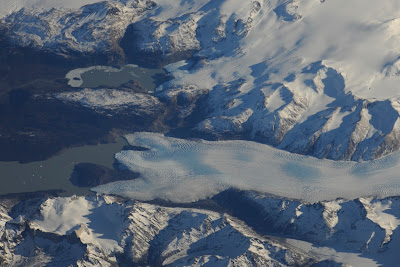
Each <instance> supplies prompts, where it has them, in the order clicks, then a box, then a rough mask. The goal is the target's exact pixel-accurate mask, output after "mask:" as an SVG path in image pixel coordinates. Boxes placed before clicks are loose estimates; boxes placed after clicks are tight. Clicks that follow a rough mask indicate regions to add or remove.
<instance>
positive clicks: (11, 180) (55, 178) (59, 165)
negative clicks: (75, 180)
mask: <svg viewBox="0 0 400 267" xmlns="http://www.w3.org/2000/svg"><path fill="white" fill-rule="evenodd" d="M125 145H127V142H126V140H125V139H123V138H122V137H119V138H118V140H117V142H116V143H109V144H98V145H85V146H79V147H72V148H68V149H65V150H64V151H62V152H60V153H59V154H58V155H56V156H53V157H51V158H50V159H48V160H45V161H35V162H30V163H24V164H21V163H19V162H16V161H13V162H0V173H1V176H0V184H1V186H0V195H4V194H11V193H23V192H34V191H46V190H54V189H61V190H64V191H65V192H64V193H62V194H61V195H73V194H76V195H85V194H88V193H90V191H89V189H90V188H82V187H77V186H74V185H72V183H71V182H70V180H69V179H70V176H71V174H72V172H73V169H74V166H75V164H77V163H81V162H87V163H95V164H99V165H102V166H105V167H108V168H112V165H113V163H114V155H115V153H117V152H120V151H121V150H122V148H123V147H124V146H125Z"/></svg>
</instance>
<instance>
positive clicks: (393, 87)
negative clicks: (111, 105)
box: [2, 0, 400, 160]
mask: <svg viewBox="0 0 400 267" xmlns="http://www.w3.org/2000/svg"><path fill="white" fill-rule="evenodd" d="M39 7H40V5H39ZM39 7H36V8H35V9H29V8H25V9H21V10H19V11H18V12H15V13H12V14H11V15H8V16H5V18H4V19H3V23H2V24H3V27H5V28H6V29H7V38H9V40H11V41H12V42H14V43H15V44H18V45H21V46H30V47H34V48H37V49H45V50H48V51H52V52H54V53H57V54H63V55H65V56H68V53H72V52H81V53H87V52H90V53H99V54H102V53H114V54H118V55H120V56H122V57H124V56H125V57H127V58H132V57H133V58H137V59H140V60H141V61H142V62H144V63H146V62H147V63H148V64H168V63H172V62H176V61H178V60H180V61H178V62H176V63H174V64H169V65H167V66H166V69H167V70H168V71H169V72H170V75H171V76H173V77H174V79H173V80H171V81H169V82H167V83H165V84H163V85H162V86H160V87H159V88H158V90H159V91H162V92H161V93H160V94H161V96H160V97H164V98H165V97H166V96H167V98H169V99H176V98H177V97H178V98H179V97H180V98H182V97H183V98H184V96H185V95H187V94H193V93H194V94H198V95H199V94H200V95H206V96H207V97H206V100H205V101H202V102H201V107H200V109H201V110H202V113H201V114H202V116H203V117H202V120H201V122H200V123H198V124H197V125H195V126H193V129H192V130H193V134H197V135H200V136H203V137H204V136H207V137H209V138H219V139H220V138H222V139H224V138H240V139H252V140H256V141H260V142H264V143H267V144H271V145H273V146H276V147H278V148H281V149H284V150H287V151H290V152H295V153H301V154H307V155H313V156H316V157H319V158H330V159H336V160H369V159H373V158H378V157H381V156H383V155H387V154H389V153H391V152H393V151H397V150H399V148H400V146H399V120H398V119H399V111H400V108H399V93H398V90H397V84H398V82H399V79H400V78H399V76H398V73H399V63H398V58H399V57H400V51H399V49H398V43H399V42H400V39H399V35H398V25H399V20H400V18H399V15H398V12H399V10H400V7H399V4H398V2H397V1H394V0H385V1H379V2H376V1H369V2H368V4H367V3H366V2H365V1H361V0H353V1H352V2H351V3H349V2H348V1H344V0H342V1H319V0H306V1H283V0H265V1H250V0H248V1H236V0H225V1H207V0H202V1H189V2H188V1H154V3H153V2H150V1H121V2H119V1H109V2H101V3H94V4H89V5H86V6H83V7H81V8H80V9H66V8H61V9H60V8H53V9H50V10H48V9H43V8H39ZM47 7H48V5H47ZM120 45H121V46H122V48H121V46H120ZM188 88H191V89H190V91H187V89H188ZM191 111H193V109H191V110H187V109H183V111H182V112H183V113H182V114H181V115H180V116H181V117H185V116H189V115H190V114H191Z"/></svg>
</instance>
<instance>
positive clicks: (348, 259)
mask: <svg viewBox="0 0 400 267" xmlns="http://www.w3.org/2000/svg"><path fill="white" fill-rule="evenodd" d="M11 2H12V3H11ZM67 2H68V3H67ZM399 29H400V4H399V3H398V1H395V0H382V1H373V0H350V1H349V0H324V1H322V0H302V1H298V0H292V1H287V0H260V1H254V0H246V1H243V0H241V1H239V0H221V1H212V0H154V1H149V0H120V1H103V2H96V1H92V0H82V1H77V0H75V1H63V3H61V2H60V1H59V2H57V1H53V0H18V1H2V3H0V34H1V36H0V41H4V40H6V41H7V44H12V45H14V46H15V47H17V48H19V47H28V48H29V51H30V52H32V51H44V52H46V53H48V54H50V55H62V56H63V57H64V58H67V59H71V60H73V57H76V56H78V57H79V56H82V55H85V56H89V57H90V56H93V57H105V56H107V57H109V59H110V60H111V62H110V60H109V62H110V63H118V64H124V63H137V64H140V63H141V64H143V65H147V66H153V67H155V66H162V67H164V68H165V70H166V71H168V73H169V75H170V77H171V79H170V80H168V81H166V82H164V83H163V84H161V85H160V86H159V87H158V88H157V90H156V92H155V93H154V94H148V93H144V92H141V93H138V92H136V91H134V90H123V89H121V88H112V89H107V88H96V89H88V88H86V89H77V88H74V89H71V90H69V91H64V92H56V93H53V92H51V93H48V92H46V93H43V94H35V95H34V97H35V98H36V99H40V100H41V101H46V100H52V101H54V99H56V100H59V101H62V102H65V103H73V104H76V105H81V106H84V107H86V108H92V109H94V110H95V111H96V112H99V113H102V114H105V115H107V116H110V117H113V116H114V117H122V118H123V116H119V115H121V114H123V115H126V113H127V112H128V113H130V114H133V115H135V114H139V115H140V116H141V117H143V118H145V119H146V118H151V121H154V122H155V123H157V124H159V125H158V126H159V127H156V128H157V129H161V130H160V131H162V130H164V129H172V130H175V131H171V135H174V134H176V133H179V130H181V132H184V131H186V132H185V133H184V136H186V137H201V138H208V139H233V140H235V139H246V140H253V141H257V142H262V143H266V144H268V145H272V146H274V147H276V148H278V149H281V150H286V151H283V152H282V151H279V150H276V149H273V148H271V147H268V146H265V145H260V144H257V143H254V142H248V141H226V142H209V141H204V140H183V139H178V138H172V137H169V136H164V135H161V134H155V133H136V134H134V135H128V136H127V139H128V141H129V142H130V143H131V145H132V146H136V147H137V146H140V145H143V146H145V147H147V148H149V149H150V150H148V151H142V150H141V151H133V150H130V151H129V150H124V151H123V152H121V153H118V154H117V155H116V161H117V163H118V166H119V167H121V168H126V169H131V170H133V171H140V172H141V177H139V178H138V179H135V180H132V181H122V182H115V183H112V184H106V185H102V186H100V187H97V188H94V189H93V190H95V191H97V192H98V193H104V194H105V195H97V196H91V197H59V198H48V199H40V200H37V199H35V200H29V201H21V202H20V203H19V204H15V203H14V204H12V203H11V202H12V201H11V200H9V199H8V200H1V201H0V265H2V266H3V265H5V266H42V265H49V266H55V265H57V266H60V265H61V266H69V265H75V266H116V265H121V266H124V265H128V266H131V265H139V266H142V265H150V266H163V265H167V266H311V265H313V264H317V266H336V265H335V264H340V263H342V264H343V266H349V265H353V266H376V265H379V264H381V265H384V266H393V264H394V263H397V261H396V259H397V258H398V256H397V254H398V250H399V247H398V243H399V242H400V240H399V235H400V232H399V230H398V226H399V225H400V221H399V218H400V199H399V198H398V197H391V198H382V197H386V196H393V195H398V192H400V189H399V188H400V186H399V182H398V177H397V176H398V166H400V165H399V164H398V162H400V161H399V159H400V158H399V154H394V155H392V156H389V157H388V156H387V155H388V154H391V153H392V152H395V151H398V150H400V120H399V116H400V93H399V92H400V91H398V89H397V86H398V84H399V81H400V78H399V76H400V61H399V60H400V46H399V45H398V44H399V43H400V34H399V33H400V32H399ZM10 51H11V50H10ZM131 61H133V62H131ZM83 67H86V66H83ZM128 117H129V116H128ZM171 121H172V122H171ZM127 123H129V121H127ZM179 127H182V129H183V130H182V129H179ZM287 151H288V152H287ZM289 152H295V153H299V154H305V155H309V156H314V157H317V158H327V159H333V160H347V161H348V160H354V161H363V160H372V159H376V158H380V157H383V156H386V157H383V158H382V159H379V160H374V161H369V162H367V163H362V162H361V163H360V162H337V161H331V160H318V159H315V158H310V157H306V156H300V155H293V154H291V153H289ZM231 188H239V189H241V190H247V191H236V190H232V189H231ZM249 190H256V191H257V192H258V193H255V192H253V191H249ZM267 193H274V194H276V195H277V196H276V197H273V196H270V195H268V194H267ZM107 194H119V195H123V196H125V197H131V199H130V200H127V199H123V198H119V197H115V196H112V197H111V196H109V195H107ZM371 195H373V196H374V197H368V196H371ZM360 196H363V197H360ZM376 196H378V197H376ZM338 197H342V198H343V199H342V198H339V199H338ZM344 198H346V199H349V200H345V199H344ZM202 199H207V200H206V201H204V202H202V201H201V200H202ZM294 199H297V200H294ZM350 199H353V200H350ZM139 200H140V201H139ZM198 200H200V202H198V203H189V204H188V202H192V201H198ZM146 201H150V202H146ZM178 202H179V203H178ZM193 207H196V208H193ZM318 264H319V265H318ZM346 264H348V265H346Z"/></svg>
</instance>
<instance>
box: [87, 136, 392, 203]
mask: <svg viewBox="0 0 400 267" xmlns="http://www.w3.org/2000/svg"><path fill="white" fill-rule="evenodd" d="M126 138H127V140H128V142H129V143H130V144H131V145H136V146H141V147H146V148H149V149H150V150H148V151H131V150H130V151H122V152H119V153H117V154H116V156H115V159H116V160H117V162H118V163H119V164H120V166H121V167H122V168H127V169H130V170H132V171H135V172H139V173H141V177H140V178H138V179H135V180H131V181H120V182H113V183H110V184H106V185H101V186H98V187H95V188H93V189H92V190H94V191H96V192H97V193H103V194H117V195H122V196H125V197H130V198H133V199H138V200H153V199H157V198H159V199H164V200H168V201H172V202H178V203H179V202H193V201H197V200H199V199H204V198H209V197H212V196H214V195H216V194H218V193H220V192H222V191H224V190H226V189H229V188H237V189H241V190H254V191H258V192H263V193H269V194H273V195H276V196H280V197H285V198H290V199H298V200H301V201H303V202H306V203H314V202H318V201H323V200H334V199H337V198H345V199H354V198H358V197H368V196H376V197H387V196H395V195H399V194H400V179H399V174H400V153H395V154H393V155H390V156H387V157H383V158H381V159H378V160H373V161H368V162H348V161H332V160H322V159H316V158H313V157H309V156H301V155H296V154H291V153H289V152H284V151H281V150H278V149H275V148H273V147H270V146H267V145H262V144H259V143H255V142H251V141H214V142H213V141H203V140H184V139H178V138H173V137H166V136H164V135H162V134H156V133H135V134H132V135H127V136H126Z"/></svg>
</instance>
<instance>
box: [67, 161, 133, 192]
mask: <svg viewBox="0 0 400 267" xmlns="http://www.w3.org/2000/svg"><path fill="white" fill-rule="evenodd" d="M138 177H139V173H136V172H132V171H129V170H113V169H109V168H107V167H104V166H100V165H97V164H93V163H79V164H76V165H75V168H74V172H73V173H72V176H71V179H70V180H71V183H72V184H73V185H75V186H79V187H94V186H98V185H102V184H107V183H111V182H115V181H120V180H132V179H135V178H138Z"/></svg>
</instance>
